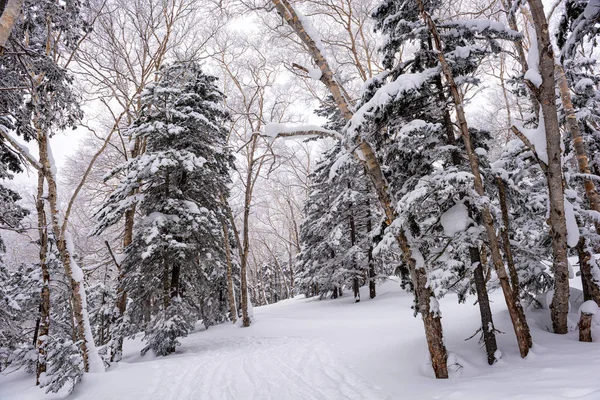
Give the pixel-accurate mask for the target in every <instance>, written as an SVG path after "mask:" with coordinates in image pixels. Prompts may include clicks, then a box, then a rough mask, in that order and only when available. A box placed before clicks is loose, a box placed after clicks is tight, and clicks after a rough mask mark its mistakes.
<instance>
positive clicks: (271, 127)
mask: <svg viewBox="0 0 600 400" xmlns="http://www.w3.org/2000/svg"><path fill="white" fill-rule="evenodd" d="M262 136H264V137H266V138H267V139H268V140H269V142H273V141H274V140H275V139H277V138H294V139H298V138H301V139H309V138H324V137H329V138H332V139H336V140H342V139H343V138H344V137H343V136H342V135H341V134H340V133H339V132H336V131H333V130H331V129H325V128H323V127H320V126H318V125H301V126H292V127H290V126H286V125H283V124H276V123H271V124H267V125H266V126H265V133H264V135H262Z"/></svg>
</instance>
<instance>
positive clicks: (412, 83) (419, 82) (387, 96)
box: [346, 67, 440, 137]
mask: <svg viewBox="0 0 600 400" xmlns="http://www.w3.org/2000/svg"><path fill="white" fill-rule="evenodd" d="M439 73H440V70H439V68H437V67H435V68H429V69H426V70H425V71H423V72H418V73H413V74H403V75H400V76H398V78H396V79H395V80H394V81H392V82H389V83H386V84H385V85H383V86H382V87H380V88H379V89H378V90H377V91H376V92H375V94H374V95H373V97H371V99H370V100H369V101H367V102H366V103H365V104H363V105H362V106H361V107H360V108H359V109H358V110H356V112H355V113H354V116H352V118H351V119H350V121H349V122H348V124H347V125H346V128H347V132H348V134H349V137H354V136H355V135H356V134H357V132H358V130H359V129H360V128H361V127H362V126H363V125H364V124H365V122H366V120H367V118H368V117H370V116H373V115H374V114H375V113H376V112H377V111H378V110H380V109H381V108H383V107H385V106H387V105H388V104H389V103H391V102H393V101H395V100H398V99H400V98H401V97H402V96H403V95H404V94H406V93H409V92H412V91H416V90H418V89H420V88H421V87H422V86H423V85H425V84H426V83H427V82H428V81H429V80H430V79H432V78H433V77H435V76H437V75H438V74H439Z"/></svg>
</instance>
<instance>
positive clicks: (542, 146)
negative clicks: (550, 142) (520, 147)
mask: <svg viewBox="0 0 600 400" xmlns="http://www.w3.org/2000/svg"><path fill="white" fill-rule="evenodd" d="M540 126H541V128H540V127H538V129H535V130H529V129H524V128H523V127H520V128H519V127H517V126H515V125H513V126H511V128H510V129H511V130H512V132H513V133H514V134H515V136H516V137H518V138H519V139H521V141H522V142H523V144H524V145H525V146H526V147H527V148H528V149H529V150H531V152H532V153H533V155H534V157H535V159H536V160H537V162H538V164H539V165H540V167H541V168H542V171H544V173H546V172H547V171H548V153H547V151H545V150H546V143H545V140H546V132H545V130H543V127H544V126H543V125H542V122H541V123H540ZM532 140H533V142H532Z"/></svg>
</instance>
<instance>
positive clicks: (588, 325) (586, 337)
mask: <svg viewBox="0 0 600 400" xmlns="http://www.w3.org/2000/svg"><path fill="white" fill-rule="evenodd" d="M593 316H594V315H593V314H587V313H584V312H582V313H581V318H580V319H579V341H580V342H591V341H592V317H593Z"/></svg>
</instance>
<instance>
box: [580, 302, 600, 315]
mask: <svg viewBox="0 0 600 400" xmlns="http://www.w3.org/2000/svg"><path fill="white" fill-rule="evenodd" d="M597 312H598V304H596V302H595V301H594V300H588V301H586V302H584V303H583V304H582V305H581V307H579V313H580V314H581V313H583V314H591V315H596V313H597Z"/></svg>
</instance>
